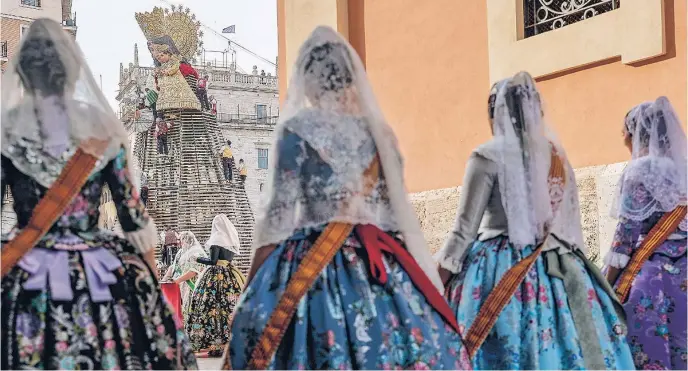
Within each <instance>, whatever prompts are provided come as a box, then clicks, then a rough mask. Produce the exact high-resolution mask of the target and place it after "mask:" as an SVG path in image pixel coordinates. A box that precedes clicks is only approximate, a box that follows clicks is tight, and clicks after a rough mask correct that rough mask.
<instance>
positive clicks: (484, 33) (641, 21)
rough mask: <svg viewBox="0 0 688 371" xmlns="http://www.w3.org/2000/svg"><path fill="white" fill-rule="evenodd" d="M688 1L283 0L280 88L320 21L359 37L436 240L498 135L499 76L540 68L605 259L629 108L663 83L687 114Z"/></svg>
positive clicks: (551, 116)
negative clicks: (470, 168) (480, 151)
mask: <svg viewBox="0 0 688 371" xmlns="http://www.w3.org/2000/svg"><path fill="white" fill-rule="evenodd" d="M686 11H687V9H686V1H685V0H623V1H619V0H585V1H573V2H572V1H563V0H554V1H550V0H547V1H545V0H482V1H478V0H476V1H455V0H433V1H427V2H422V3H419V2H418V1H413V0H278V1H277V15H278V16H277V18H278V19H277V21H278V33H279V35H278V36H279V40H278V41H279V42H278V46H279V66H280V71H279V74H280V76H281V77H282V78H281V79H280V92H281V93H284V92H285V90H286V84H287V81H288V79H289V75H290V72H291V71H290V68H291V66H292V64H293V63H294V60H295V59H296V56H297V55H298V49H299V47H300V45H301V43H302V42H303V41H304V40H305V39H306V37H307V36H308V34H309V33H310V32H311V31H312V30H313V28H314V27H315V26H317V25H319V24H326V25H329V26H332V27H333V28H335V29H336V30H338V31H339V32H340V33H341V34H342V35H344V36H345V37H346V38H347V39H348V40H349V41H350V42H351V44H352V45H353V46H354V48H355V49H356V50H357V51H358V53H359V54H360V56H361V58H362V60H363V62H364V64H365V66H366V69H367V72H368V77H369V78H370V81H371V84H372V85H373V89H374V91H375V93H376V95H377V99H378V102H379V103H380V105H381V106H382V109H383V111H384V112H385V116H386V118H387V120H388V122H389V123H390V124H391V125H392V127H393V128H394V129H395V132H396V134H397V136H398V138H399V142H400V146H401V150H402V153H403V155H404V157H405V164H406V168H405V175H406V184H407V187H408V189H409V191H410V192H412V200H413V202H414V205H415V206H416V210H417V212H418V215H419V218H420V220H421V223H422V226H423V229H424V232H425V234H426V237H427V239H428V241H429V243H430V245H431V247H432V249H433V250H435V249H437V248H438V247H440V246H441V244H442V242H443V241H444V239H445V238H446V235H447V233H448V232H449V230H450V228H451V226H452V225H453V223H454V216H455V212H456V206H457V201H458V194H459V192H460V184H461V181H462V177H463V171H464V166H465V163H466V160H467V159H468V156H469V155H470V153H471V151H472V150H473V149H474V148H475V147H476V146H477V145H479V144H480V143H482V142H484V141H486V140H488V139H489V137H490V130H489V127H488V122H487V96H488V92H489V89H490V86H491V84H492V83H494V82H495V81H497V80H499V79H502V78H505V77H507V76H510V75H513V74H514V73H516V72H518V71H521V70H525V71H528V72H530V73H531V74H532V75H533V76H534V77H536V79H537V81H538V87H539V89H540V91H541V93H542V96H543V100H544V103H545V110H546V115H547V120H548V123H549V124H550V125H551V126H552V127H553V128H554V130H555V131H556V132H557V134H558V136H559V139H560V140H561V142H562V143H563V145H564V147H565V148H566V150H567V154H568V156H569V160H570V161H571V163H572V165H573V166H574V167H575V168H576V176H577V182H578V185H579V194H580V198H581V209H582V221H583V224H584V234H585V237H586V244H587V246H588V248H589V250H590V251H591V255H592V257H593V258H594V259H598V258H599V256H601V255H602V254H604V253H605V252H606V250H607V249H608V248H609V245H610V243H611V238H612V233H613V230H614V227H615V221H614V220H612V219H610V218H609V217H608V214H609V206H610V203H611V200H612V198H613V195H614V191H615V186H616V182H617V180H618V177H619V175H620V173H621V171H622V170H623V167H624V163H625V161H626V160H627V159H628V158H629V157H630V154H629V153H628V152H627V150H626V148H625V147H624V146H623V144H622V136H621V128H622V123H623V118H624V116H625V114H626V112H627V111H628V110H629V109H630V108H631V107H632V106H634V105H636V104H638V103H640V102H643V101H646V100H654V99H656V98H657V97H658V96H661V95H665V96H667V97H668V98H669V99H670V100H671V101H672V103H673V104H674V106H675V108H676V110H677V112H678V115H679V117H680V119H681V120H682V121H683V123H684V125H685V123H686V119H687V118H688V115H687V112H686V107H687V102H686V100H687V98H688V97H687V94H686V84H687V81H686V75H687V60H686V42H687V39H686Z"/></svg>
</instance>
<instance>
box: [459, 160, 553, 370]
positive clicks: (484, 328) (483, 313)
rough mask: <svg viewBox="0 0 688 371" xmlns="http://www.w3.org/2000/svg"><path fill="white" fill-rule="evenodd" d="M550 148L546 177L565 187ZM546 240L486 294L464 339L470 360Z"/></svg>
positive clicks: (546, 238) (507, 272)
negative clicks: (559, 181) (558, 180)
mask: <svg viewBox="0 0 688 371" xmlns="http://www.w3.org/2000/svg"><path fill="white" fill-rule="evenodd" d="M552 148H553V150H552V155H551V165H550V169H549V178H550V179H556V178H558V179H561V181H562V184H564V185H565V184H566V170H565V168H564V162H563V160H562V159H561V157H560V156H559V154H558V153H557V151H556V149H554V147H552ZM558 206H559V205H552V209H553V210H556V208H557V207H558ZM548 239H549V234H547V236H546V237H545V239H544V241H543V242H542V243H541V244H540V245H539V246H538V247H537V248H536V249H535V251H533V252H532V253H531V254H530V255H529V256H528V257H526V258H525V259H523V260H521V261H519V262H518V263H516V264H515V265H514V266H513V267H511V268H510V269H509V270H508V271H506V273H504V276H502V278H501V279H500V280H499V282H498V283H497V285H496V286H495V287H494V289H492V291H491V292H490V294H489V295H487V299H485V302H484V303H483V305H482V306H481V307H480V310H479V311H478V315H477V316H476V318H475V320H474V321H473V324H471V327H470V328H469V329H468V332H466V336H465V337H464V344H465V345H466V351H467V352H468V356H469V357H471V358H473V356H474V355H475V353H476V352H477V351H478V349H480V346H481V345H482V344H483V342H484V341H485V339H487V335H489V334H490V331H491V330H492V327H494V325H495V323H497V319H498V318H499V315H500V314H501V313H502V311H503V310H504V307H506V305H507V304H508V303H509V301H510V300H511V298H512V297H513V296H514V294H515V293H516V290H518V287H519V286H520V285H521V283H523V280H524V279H525V278H526V275H527V274H528V272H529V271H530V268H532V267H533V264H535V261H536V260H537V258H539V257H540V254H541V253H542V248H543V246H544V245H545V242H546V241H547V240H548Z"/></svg>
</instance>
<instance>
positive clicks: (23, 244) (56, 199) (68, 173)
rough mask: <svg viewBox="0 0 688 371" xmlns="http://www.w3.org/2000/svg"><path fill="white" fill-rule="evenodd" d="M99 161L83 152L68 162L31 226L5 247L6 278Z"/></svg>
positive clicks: (3, 260)
mask: <svg viewBox="0 0 688 371" xmlns="http://www.w3.org/2000/svg"><path fill="white" fill-rule="evenodd" d="M97 161H98V159H97V158H96V157H95V156H93V155H91V154H89V153H86V152H84V151H83V150H82V149H81V148H79V149H77V151H76V153H75V154H74V155H73V156H72V158H71V159H70V160H69V162H67V164H66V165H65V167H64V169H62V173H60V176H59V177H58V178H57V179H56V180H55V182H54V183H53V184H52V186H50V188H49V189H48V191H47V192H46V193H45V195H44V196H43V198H42V199H41V200H40V201H39V202H38V204H37V205H36V207H35V208H34V210H33V213H32V214H31V219H29V223H28V224H27V225H26V227H24V228H23V229H22V230H21V231H20V232H19V234H18V235H17V236H15V237H14V238H13V239H12V240H11V241H10V242H8V243H7V244H6V245H5V246H3V247H2V255H1V259H2V260H1V261H0V263H1V266H2V267H1V268H2V272H1V273H2V277H4V276H5V275H6V274H7V273H9V271H10V270H11V269H12V268H13V267H14V266H15V265H16V264H17V263H18V262H19V260H20V259H21V258H22V257H23V256H24V254H26V253H27V252H29V251H30V250H31V249H32V248H33V247H34V246H35V245H36V243H38V241H40V239H41V238H43V236H45V234H46V233H48V231H49V230H50V227H52V226H53V224H54V223H55V221H57V219H58V218H59V217H60V216H61V215H62V213H63V212H64V211H65V209H66V208H67V206H69V204H70V203H71V202H72V200H74V197H76V195H77V194H79V191H81V187H83V186H84V184H85V183H86V181H87V180H88V177H89V175H90V174H91V171H93V168H94V167H95V166H96V162H97Z"/></svg>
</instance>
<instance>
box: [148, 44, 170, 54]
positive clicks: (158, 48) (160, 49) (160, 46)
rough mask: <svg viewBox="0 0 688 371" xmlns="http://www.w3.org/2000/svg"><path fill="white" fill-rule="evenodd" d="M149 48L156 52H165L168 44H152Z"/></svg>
mask: <svg viewBox="0 0 688 371" xmlns="http://www.w3.org/2000/svg"><path fill="white" fill-rule="evenodd" d="M151 49H153V50H154V51H156V52H166V51H168V50H169V49H170V47H169V45H165V44H152V45H151Z"/></svg>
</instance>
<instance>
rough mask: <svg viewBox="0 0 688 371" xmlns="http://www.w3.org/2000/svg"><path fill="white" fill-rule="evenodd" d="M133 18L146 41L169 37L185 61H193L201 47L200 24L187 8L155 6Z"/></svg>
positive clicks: (136, 14) (201, 34) (201, 33)
mask: <svg viewBox="0 0 688 371" xmlns="http://www.w3.org/2000/svg"><path fill="white" fill-rule="evenodd" d="M134 17H135V18H136V22H138V24H139V27H140V28H141V31H142V32H143V35H144V36H145V37H146V40H148V41H153V40H155V39H159V38H161V37H163V36H169V37H170V38H171V39H172V41H173V42H174V46H175V47H176V49H177V50H178V51H179V55H180V56H181V57H183V58H184V59H186V60H193V59H194V57H195V56H196V55H197V54H198V53H199V50H200V47H201V46H202V45H203V42H202V41H201V40H200V38H201V37H202V36H203V32H202V31H200V28H201V22H200V21H197V20H196V15H195V14H193V13H191V10H190V9H189V8H186V9H182V7H181V6H179V7H175V6H172V7H171V8H160V7H157V6H156V7H154V8H153V10H152V11H151V12H143V13H135V15H134Z"/></svg>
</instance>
